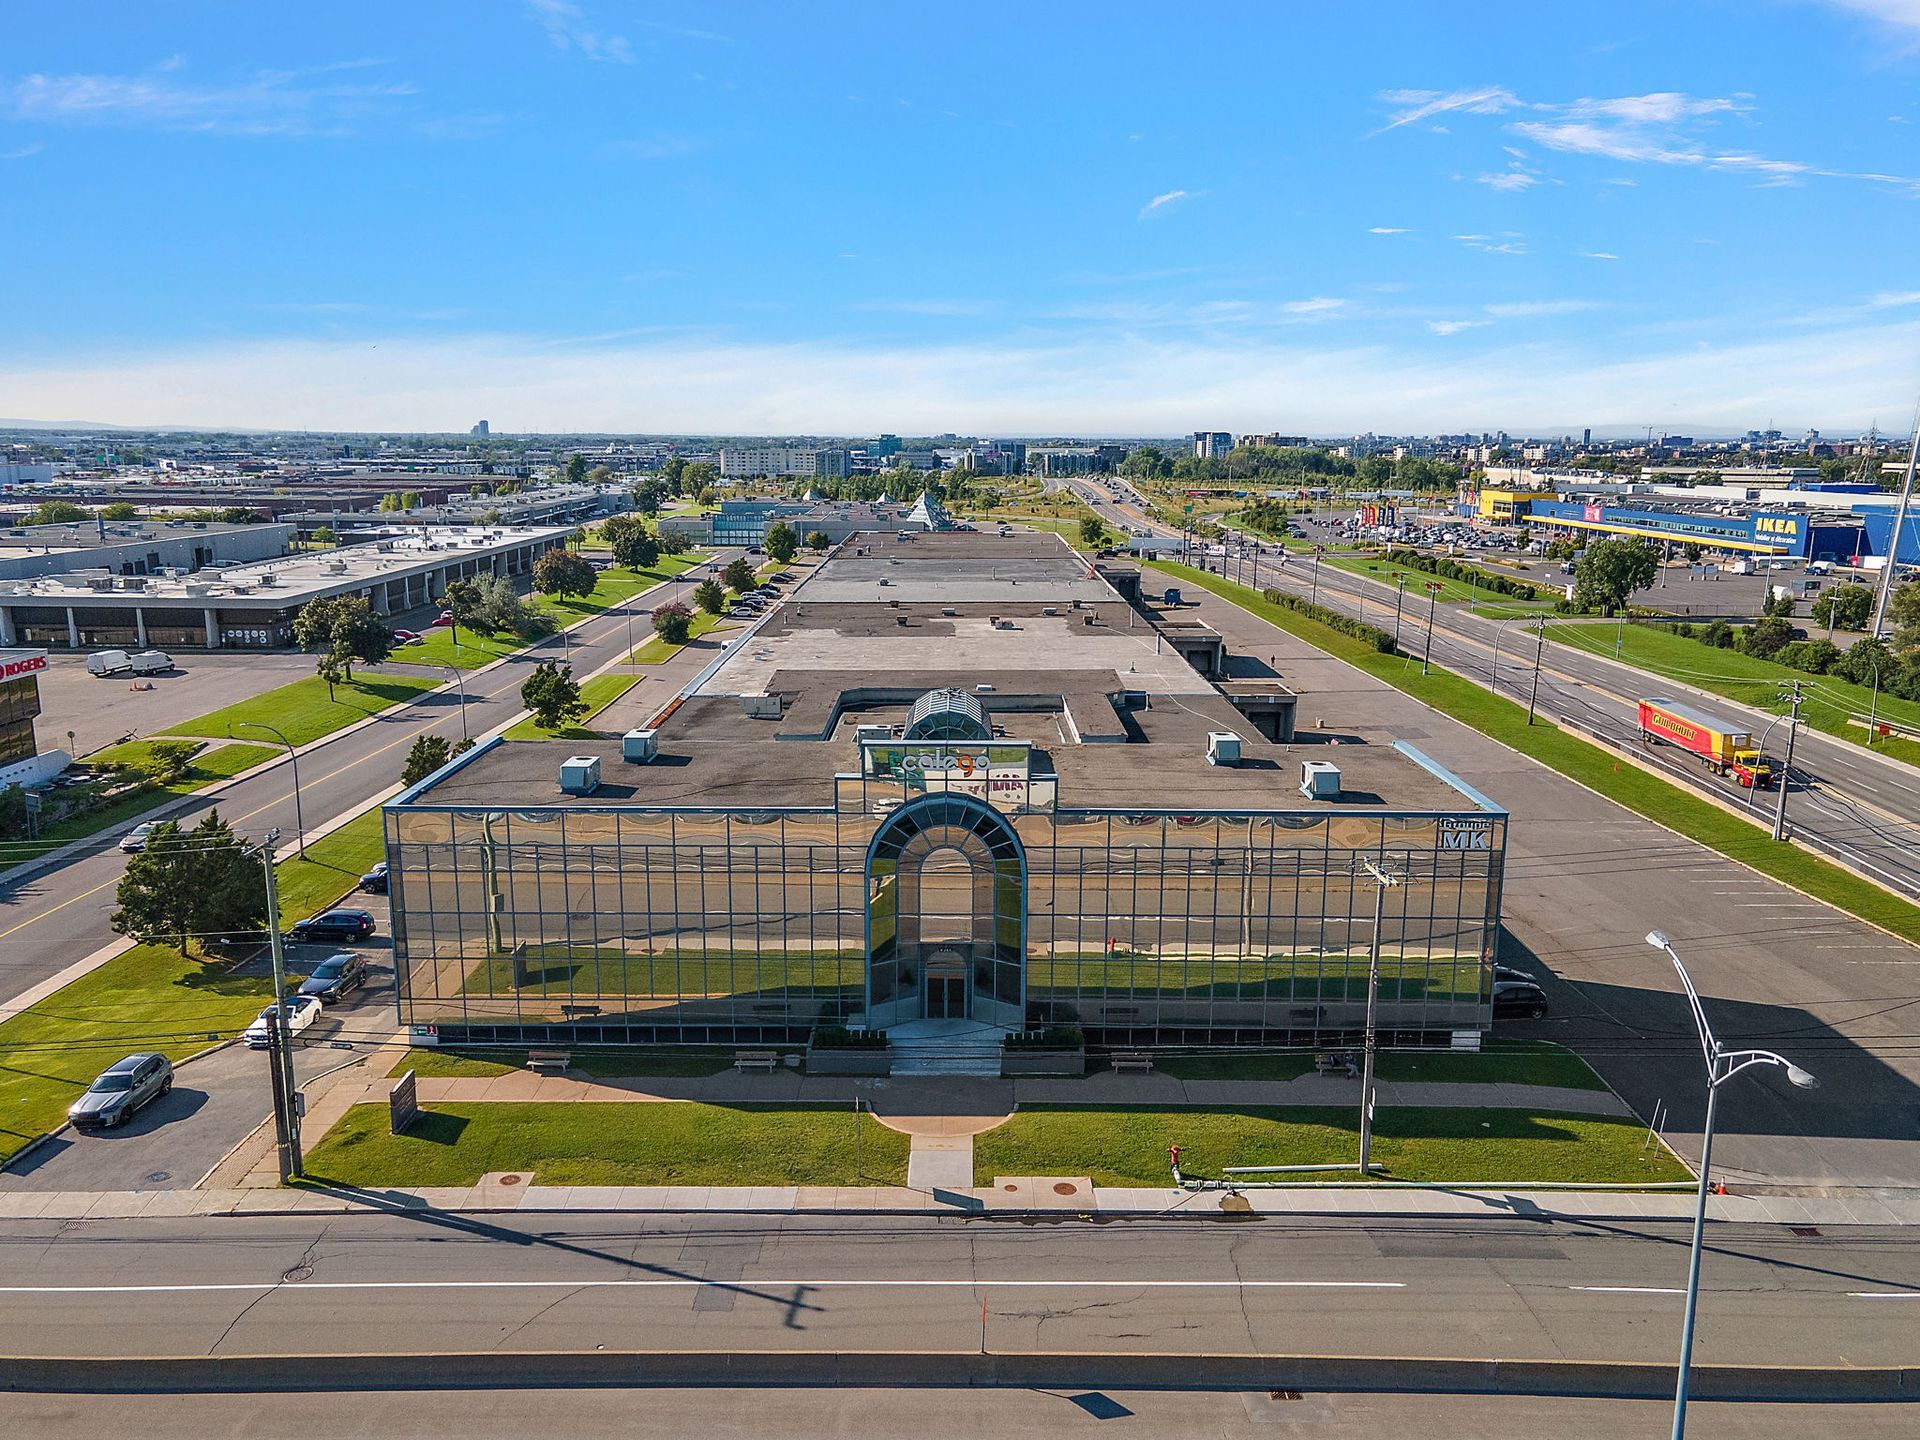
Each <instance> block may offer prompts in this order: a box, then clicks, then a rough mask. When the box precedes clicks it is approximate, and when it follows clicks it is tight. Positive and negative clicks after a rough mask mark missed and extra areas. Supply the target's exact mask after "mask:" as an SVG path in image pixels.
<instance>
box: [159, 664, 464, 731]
mask: <svg viewBox="0 0 1920 1440" xmlns="http://www.w3.org/2000/svg"><path fill="white" fill-rule="evenodd" d="M401 653H405V652H401ZM449 678H450V677H448V676H446V675H418V674H403V673H400V672H398V671H386V672H382V673H378V674H368V673H367V672H365V671H360V672H356V673H355V675H354V677H353V679H352V680H350V681H347V682H345V683H343V684H339V685H336V686H334V687H333V693H332V694H331V695H329V694H328V691H327V682H326V681H324V680H322V679H320V677H319V676H317V675H310V676H308V677H307V678H306V679H304V680H295V681H294V682H293V683H292V684H290V685H282V686H280V687H279V688H278V689H275V690H269V691H267V692H266V694H264V695H256V696H254V697H253V698H252V699H251V700H242V701H240V702H239V703H238V704H237V705H229V706H227V707H226V708H225V709H221V710H215V711H214V712H213V713H212V714H210V715H202V716H200V717H199V718H198V719H196V720H187V721H184V722H182V723H181V724H179V725H175V726H172V727H171V728H170V729H167V730H163V731H161V732H160V733H161V734H163V735H208V736H226V735H230V736H233V737H234V738H236V739H243V740H258V739H260V738H261V732H260V731H258V730H247V729H243V728H242V727H243V726H245V725H248V724H265V725H271V726H273V727H274V728H275V729H277V730H278V731H280V733H281V734H283V735H285V736H286V737H287V740H288V742H289V743H290V744H294V745H305V744H307V743H308V742H309V741H313V740H318V739H319V738H320V737H321V736H323V735H331V734H332V733H333V732H334V731H335V730H343V729H345V728H346V727H347V726H349V725H354V724H357V723H359V722H360V721H362V720H365V719H366V718H367V717H368V716H369V715H379V714H381V713H383V712H385V711H388V710H391V709H393V707H394V706H396V705H404V704H406V703H407V702H408V701H411V700H418V699H419V698H420V697H421V696H422V695H424V694H426V693H427V692H428V691H429V690H432V689H433V688H435V687H436V686H439V685H444V684H446V683H447V681H448V679H449Z"/></svg>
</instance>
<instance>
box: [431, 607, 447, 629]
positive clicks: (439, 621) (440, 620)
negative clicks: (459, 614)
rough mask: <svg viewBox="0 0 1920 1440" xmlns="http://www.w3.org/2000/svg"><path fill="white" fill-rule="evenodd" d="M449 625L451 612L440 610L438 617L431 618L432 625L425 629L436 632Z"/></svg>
mask: <svg viewBox="0 0 1920 1440" xmlns="http://www.w3.org/2000/svg"><path fill="white" fill-rule="evenodd" d="M451 624H453V611H451V610H442V611H441V612H440V613H439V614H438V615H436V616H434V617H433V623H432V624H431V625H429V626H427V628H428V629H429V630H438V629H441V628H442V627H444V626H447V625H451Z"/></svg>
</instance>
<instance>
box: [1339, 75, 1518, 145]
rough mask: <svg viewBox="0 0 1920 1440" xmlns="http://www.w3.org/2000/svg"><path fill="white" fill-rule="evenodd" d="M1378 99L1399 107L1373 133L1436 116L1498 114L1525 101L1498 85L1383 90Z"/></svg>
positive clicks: (1413, 123)
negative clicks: (1460, 88)
mask: <svg viewBox="0 0 1920 1440" xmlns="http://www.w3.org/2000/svg"><path fill="white" fill-rule="evenodd" d="M1380 98H1381V99H1382V100H1384V101H1385V102H1386V103H1387V104H1389V105H1393V106H1397V107H1399V108H1398V109H1396V110H1395V111H1394V113H1393V114H1391V115H1389V116H1388V117H1387V123H1386V124H1384V125H1382V126H1381V127H1380V128H1379V129H1378V130H1376V131H1374V134H1376V135H1379V134H1384V133H1385V132H1386V131H1388V130H1397V129H1399V128H1400V127H1401V126H1402V125H1418V124H1419V123H1420V122H1421V121H1423V120H1431V119H1432V118H1433V117H1434V116H1436V115H1451V114H1454V113H1455V112H1462V111H1463V112H1465V113H1466V114H1469V115H1500V114H1503V113H1505V112H1506V111H1508V110H1513V109H1516V108H1519V107H1521V106H1523V105H1524V104H1525V103H1526V102H1525V101H1523V100H1522V99H1521V98H1520V97H1519V96H1518V95H1515V94H1514V93H1513V92H1512V91H1511V90H1508V89H1506V88H1504V87H1502V86H1499V85H1482V86H1478V87H1476V88H1473V89H1469V90H1383V91H1381V92H1380Z"/></svg>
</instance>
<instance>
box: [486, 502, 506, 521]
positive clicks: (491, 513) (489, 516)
mask: <svg viewBox="0 0 1920 1440" xmlns="http://www.w3.org/2000/svg"><path fill="white" fill-rule="evenodd" d="M480 523H481V524H482V525H504V524H506V523H507V517H506V516H505V515H502V514H501V513H500V507H499V506H498V505H489V506H488V507H487V508H486V509H485V510H483V511H481V512H480Z"/></svg>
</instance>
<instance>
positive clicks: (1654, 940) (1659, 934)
mask: <svg viewBox="0 0 1920 1440" xmlns="http://www.w3.org/2000/svg"><path fill="white" fill-rule="evenodd" d="M1647 944H1649V945H1651V946H1653V948H1654V949H1656V950H1671V949H1672V948H1673V942H1672V941H1670V940H1668V939H1667V937H1666V934H1665V932H1663V931H1660V930H1649V931H1648V932H1647Z"/></svg>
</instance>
